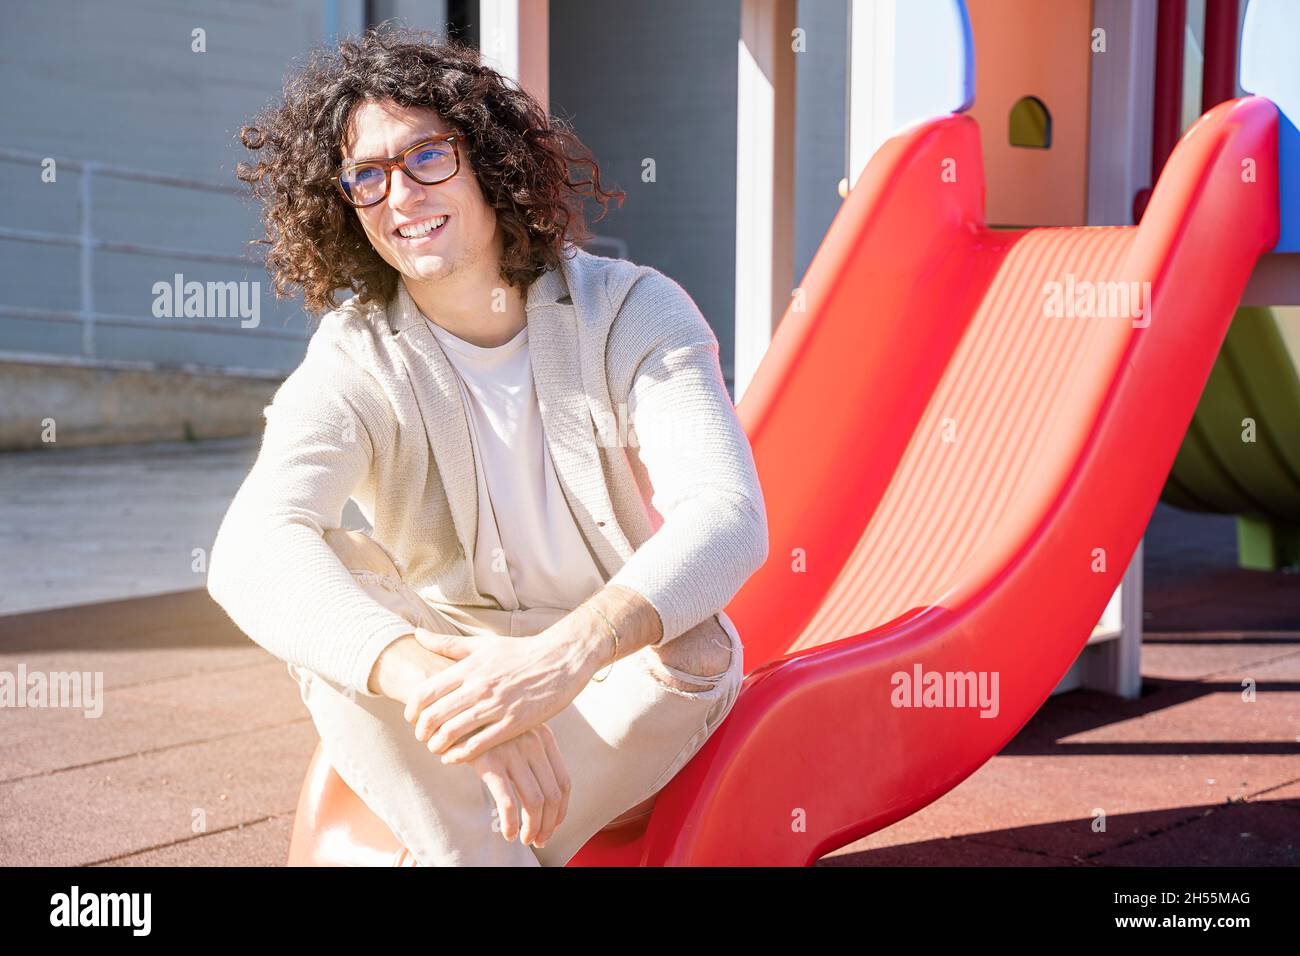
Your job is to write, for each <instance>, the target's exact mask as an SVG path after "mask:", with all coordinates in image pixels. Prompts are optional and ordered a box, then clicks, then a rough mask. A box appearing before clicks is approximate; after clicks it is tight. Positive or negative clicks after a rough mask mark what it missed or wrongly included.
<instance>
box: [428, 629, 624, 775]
mask: <svg viewBox="0 0 1300 956" xmlns="http://www.w3.org/2000/svg"><path fill="white" fill-rule="evenodd" d="M567 620H568V618H565V619H564V620H563V621H559V622H557V623H556V624H554V625H552V626H551V627H549V628H547V629H546V630H545V631H543V632H541V633H540V634H537V635H534V636H531V637H527V638H518V637H503V636H500V635H496V634H476V635H473V636H470V637H465V636H462V635H457V634H435V633H433V632H432V631H419V632H418V633H417V635H416V637H417V639H418V640H419V642H420V644H421V645H422V646H423V647H424V648H425V649H426V650H429V651H432V652H434V653H435V654H438V655H441V656H443V657H448V658H451V659H453V660H454V661H455V663H454V664H452V665H451V666H450V667H447V668H445V669H443V670H441V671H439V672H438V673H436V674H433V675H431V676H430V677H428V678H426V679H425V680H423V681H421V682H420V683H419V684H418V685H417V686H416V687H415V689H414V691H413V692H412V693H411V695H410V698H409V700H408V701H407V704H406V710H405V712H404V716H405V717H406V720H407V722H408V723H412V724H414V725H415V736H416V739H418V740H421V741H424V742H426V744H427V746H428V748H429V751H430V752H431V753H434V754H440V755H442V761H443V763H464V762H466V761H472V760H475V759H476V758H478V757H481V756H482V755H483V754H485V753H487V752H488V751H489V750H490V749H491V748H493V747H495V746H497V745H498V744H502V743H505V742H506V741H508V740H510V739H511V738H513V737H515V736H516V735H519V734H522V733H524V732H525V731H528V730H531V729H534V728H536V727H538V726H540V725H542V724H543V722H544V721H547V720H549V719H550V718H551V717H554V716H555V715H556V714H558V713H559V712H560V711H562V710H563V709H564V708H565V707H567V706H568V705H569V704H570V702H572V700H573V699H574V698H575V697H577V696H578V694H579V693H581V691H582V689H583V688H584V687H586V686H587V683H588V682H589V681H590V680H591V677H592V675H593V674H595V673H596V671H597V670H599V669H600V667H601V666H602V665H601V664H600V663H599V662H598V661H596V660H595V659H594V658H595V655H593V654H591V653H590V652H587V651H585V650H584V649H583V647H584V646H583V644H582V643H581V642H579V641H576V640H574V634H573V625H569V626H567V627H566V626H564V625H565V621H567ZM606 641H607V643H606V651H605V653H606V655H608V654H609V647H610V645H611V644H612V639H609V638H607V639H606Z"/></svg>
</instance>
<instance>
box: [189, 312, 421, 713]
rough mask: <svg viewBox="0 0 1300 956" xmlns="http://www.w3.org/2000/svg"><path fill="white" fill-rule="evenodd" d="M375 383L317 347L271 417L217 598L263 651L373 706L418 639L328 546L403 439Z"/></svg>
mask: <svg viewBox="0 0 1300 956" xmlns="http://www.w3.org/2000/svg"><path fill="white" fill-rule="evenodd" d="M381 394H382V393H380V392H378V389H377V388H376V387H374V385H373V380H371V379H370V378H369V375H368V373H365V372H364V371H362V370H361V369H359V368H358V367H357V366H356V365H355V363H353V362H352V361H351V360H350V359H349V358H348V357H347V356H346V355H344V354H343V353H342V351H341V349H340V348H339V347H338V346H337V345H334V344H330V343H328V342H324V341H320V340H319V338H318V337H313V341H312V343H311V344H310V345H309V347H308V350H307V356H306V357H305V358H304V360H303V362H302V364H301V365H299V367H298V368H297V369H295V370H294V372H293V373H291V374H290V375H289V377H288V378H287V379H286V380H285V381H284V383H283V384H282V385H281V386H280V388H279V389H278V390H277V391H276V394H275V396H274V397H273V399H272V401H271V404H270V405H268V406H267V407H266V408H265V409H264V411H263V414H264V416H265V418H266V428H265V430H264V432H263V435H262V442H261V447H260V450H259V452H258V456H257V459H256V461H255V462H254V464H253V467H252V469H251V471H250V472H249V474H248V476H247V477H246V478H245V480H244V482H243V484H242V485H241V486H240V488H239V491H238V492H237V494H236V495H235V498H234V500H233V501H232V502H231V504H230V507H229V509H228V510H227V512H226V515H225V517H224V518H223V519H222V522H221V526H220V527H219V529H218V531H217V537H216V540H215V542H214V543H213V546H212V554H211V559H210V561H209V566H208V582H207V588H208V593H209V594H211V596H212V597H213V599H214V600H215V601H216V602H217V603H218V604H219V605H220V606H221V607H222V608H223V609H224V610H225V611H226V613H227V614H228V615H229V616H230V618H231V620H232V621H234V623H235V624H236V625H237V626H238V627H239V628H240V630H242V631H243V632H244V633H245V634H247V635H248V637H249V638H251V639H252V640H253V641H254V642H256V643H257V644H260V645H261V646H262V647H264V648H265V649H266V650H268V651H269V652H271V653H272V654H274V655H275V656H276V657H279V658H281V659H282V660H285V661H288V662H290V663H292V664H296V665H299V666H301V667H304V668H306V669H308V670H310V671H313V672H315V673H317V674H319V675H321V676H322V677H325V678H326V679H328V680H330V681H332V682H334V683H336V684H338V685H341V686H342V687H344V688H348V689H350V690H351V691H353V692H355V693H358V694H364V695H365V696H369V697H376V696H379V695H376V694H373V693H372V692H371V691H370V690H369V687H368V683H369V678H370V673H371V670H372V668H373V667H374V663H375V661H376V660H377V659H378V657H379V655H380V653H381V652H382V651H383V650H384V648H386V647H387V646H388V645H389V644H390V643H392V642H393V641H395V640H397V639H398V638H399V637H402V636H404V635H406V634H410V633H413V631H414V628H413V627H412V625H411V624H410V623H409V622H407V621H406V620H405V619H403V618H402V617H401V616H400V615H398V614H395V613H393V612H392V611H389V610H388V609H386V608H384V607H383V606H381V605H380V604H378V603H377V602H376V601H374V599H373V598H371V597H369V596H368V595H367V594H366V593H365V591H364V590H363V589H362V587H361V586H360V584H358V583H357V581H356V579H355V578H354V577H353V575H352V573H351V572H350V571H349V570H348V569H347V568H345V567H344V565H343V562H342V561H341V560H340V559H339V557H338V556H337V555H336V554H335V553H334V550H333V549H332V548H331V547H330V546H329V544H328V543H327V542H326V541H325V540H324V537H323V535H324V533H325V532H326V531H327V530H330V529H333V528H339V527H340V526H341V521H342V515H343V508H344V505H345V504H346V503H347V501H348V498H349V497H350V496H351V494H352V492H353V490H354V489H355V488H356V487H357V486H358V484H360V483H361V482H362V481H363V480H365V478H366V477H367V475H368V474H369V471H370V469H371V466H372V461H373V460H374V457H375V454H376V450H377V449H378V450H380V451H382V450H383V449H384V448H385V447H386V446H387V444H388V443H390V442H391V441H392V440H393V438H394V433H395V431H396V425H395V419H394V418H393V416H392V413H391V408H389V407H388V406H387V405H386V403H385V402H384V401H383V400H382V398H381V397H380V396H381Z"/></svg>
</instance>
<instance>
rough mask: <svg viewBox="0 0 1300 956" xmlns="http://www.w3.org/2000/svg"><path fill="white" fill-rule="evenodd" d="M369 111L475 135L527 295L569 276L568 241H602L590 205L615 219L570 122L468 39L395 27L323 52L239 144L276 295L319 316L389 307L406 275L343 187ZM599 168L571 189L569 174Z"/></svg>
mask: <svg viewBox="0 0 1300 956" xmlns="http://www.w3.org/2000/svg"><path fill="white" fill-rule="evenodd" d="M365 100H392V101H394V102H396V103H398V104H399V105H401V106H423V107H431V108H433V109H434V110H436V111H437V112H438V114H439V115H440V116H441V117H442V118H443V119H444V120H446V121H447V122H449V123H451V124H453V125H454V127H455V128H456V129H457V130H458V131H459V132H461V133H462V134H463V138H462V143H461V145H462V146H463V148H464V149H465V150H466V154H467V155H468V156H469V158H470V162H471V163H472V165H473V168H474V172H475V174H476V175H477V178H478V183H479V187H480V188H481V189H482V192H483V196H484V199H485V200H486V201H487V202H488V203H489V204H490V205H491V206H493V207H494V209H495V210H496V217H497V224H498V226H499V227H500V229H501V230H502V234H503V237H504V252H503V255H502V257H501V278H502V279H503V280H504V281H505V282H506V283H508V284H509V285H513V286H516V287H518V288H519V289H520V290H521V291H523V290H526V289H527V287H528V286H529V285H530V284H531V283H532V282H533V281H534V280H535V279H536V278H537V277H538V276H540V275H541V274H542V273H543V272H545V271H546V270H547V269H548V268H551V267H553V266H557V265H558V264H559V262H560V259H561V257H562V256H563V254H564V253H563V249H564V247H565V245H566V244H567V243H570V242H582V241H584V240H586V239H589V238H590V233H589V232H588V231H587V227H586V223H585V221H584V217H583V203H584V200H585V199H587V198H592V199H594V200H595V201H596V202H598V203H599V204H600V207H601V214H600V216H599V217H597V220H599V219H601V218H603V217H604V215H605V213H606V212H608V204H609V202H610V200H611V199H613V198H615V197H617V198H618V201H619V205H620V206H621V205H622V202H623V199H624V195H625V194H624V193H623V192H621V191H607V190H606V189H605V188H604V187H603V186H602V185H601V181H600V167H599V165H598V164H597V163H596V160H595V158H594V157H593V156H592V154H591V151H590V150H589V149H587V147H586V146H584V145H583V144H582V142H581V141H580V140H579V139H578V137H577V136H576V135H575V134H574V132H573V130H572V127H571V126H570V125H569V124H568V122H567V121H565V120H562V119H552V118H550V117H548V116H547V113H546V110H544V109H543V108H542V106H541V104H539V103H538V102H537V100H535V99H534V98H533V97H532V96H530V95H529V94H528V93H526V92H524V91H523V90H522V89H520V88H519V86H518V85H517V84H515V83H513V82H512V81H509V80H507V79H506V78H505V77H504V76H502V75H501V74H500V73H498V72H497V71H495V70H493V69H492V68H491V67H489V66H485V65H484V64H483V63H482V61H481V58H480V55H479V52H478V51H477V50H476V49H474V48H473V47H472V46H469V45H468V44H465V43H463V42H462V41H459V40H451V39H449V40H443V39H441V38H439V37H437V36H436V35H434V34H431V33H426V32H423V31H417V30H411V29H407V28H404V27H400V26H393V25H391V24H389V23H384V24H380V25H379V26H377V27H371V28H370V29H369V30H367V31H366V32H365V33H364V34H363V35H361V36H360V37H359V38H357V39H354V40H344V41H343V42H341V43H339V44H338V46H337V47H330V46H326V47H319V48H317V49H315V50H313V51H312V52H311V54H310V55H309V56H308V58H307V61H306V63H305V64H304V65H303V66H302V67H301V68H300V69H298V70H296V71H295V72H293V73H291V74H290V75H289V77H288V78H287V79H286V81H285V84H284V91H283V94H282V97H281V99H280V101H279V102H277V103H274V104H272V105H271V106H269V107H267V108H266V109H265V110H264V111H263V112H262V113H260V114H259V115H258V116H257V117H256V118H255V119H254V121H253V122H252V123H251V124H250V125H247V126H244V127H243V128H242V129H241V130H240V132H239V139H240V142H242V143H243V145H244V146H246V147H247V148H248V149H250V150H253V151H255V152H256V153H257V156H256V161H255V162H251V163H240V164H239V165H238V166H237V168H236V171H235V174H236V176H237V177H238V178H239V179H240V180H241V181H243V182H245V183H248V184H249V185H250V186H251V191H252V195H253V197H254V198H255V199H256V200H258V201H259V202H260V203H261V205H262V221H263V224H264V226H265V230H266V235H265V237H264V238H261V239H257V240H254V243H255V244H258V245H264V246H267V247H268V249H267V253H266V268H267V271H268V272H269V273H270V274H271V278H272V282H273V284H274V287H275V291H276V294H277V295H279V296H288V295H292V294H293V292H294V290H295V289H296V288H297V287H299V286H301V287H302V290H303V298H304V301H305V302H306V305H307V308H308V309H309V310H312V311H315V312H324V311H327V310H328V309H331V308H336V307H337V305H338V302H337V301H336V299H335V297H334V293H335V290H338V289H350V290H351V291H352V292H353V293H355V294H356V295H357V301H358V303H360V304H365V303H368V302H370V301H372V300H373V301H381V302H386V301H387V300H388V299H389V298H390V297H391V296H392V294H393V293H394V292H395V291H396V289H397V281H398V273H397V270H395V269H394V268H393V267H392V266H390V265H389V264H388V263H387V262H385V261H384V260H383V259H382V258H381V257H380V255H379V253H377V252H376V251H375V250H374V248H373V247H372V246H371V244H370V241H369V239H367V238H366V234H365V231H364V229H363V228H362V226H361V223H360V222H359V221H358V219H357V216H356V212H355V210H354V209H353V207H352V206H350V205H348V203H347V202H345V201H344V199H343V197H342V196H341V195H340V194H339V192H338V190H337V189H336V188H335V187H334V185H333V183H332V182H331V181H330V174H331V173H332V172H333V171H334V170H335V169H337V168H338V166H339V164H340V163H341V162H342V161H343V154H342V144H343V137H344V135H345V131H346V130H347V126H348V121H349V119H350V117H351V115H352V112H353V110H354V109H355V108H356V106H357V105H359V104H360V103H361V102H363V101H365ZM570 164H574V165H576V166H579V167H584V166H585V167H590V175H589V178H583V179H578V180H576V181H571V180H570V169H569V165H570Z"/></svg>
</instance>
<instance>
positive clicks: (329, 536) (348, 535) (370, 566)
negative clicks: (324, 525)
mask: <svg viewBox="0 0 1300 956" xmlns="http://www.w3.org/2000/svg"><path fill="white" fill-rule="evenodd" d="M324 537H325V543H326V544H328V545H329V546H330V548H332V549H333V551H334V553H335V554H336V555H338V557H339V560H340V561H342V562H343V566H344V567H345V568H347V569H348V570H349V571H374V572H376V573H378V574H391V575H393V576H394V577H398V578H400V577H401V574H400V572H399V571H398V570H397V566H396V565H395V564H393V559H392V558H390V557H389V556H388V554H387V552H385V551H384V549H383V548H381V547H380V546H379V543H378V542H377V541H375V540H374V539H373V538H371V537H370V535H368V534H366V533H365V532H362V531H348V530H347V529H345V528H331V529H330V530H328V531H326V532H325V535H324Z"/></svg>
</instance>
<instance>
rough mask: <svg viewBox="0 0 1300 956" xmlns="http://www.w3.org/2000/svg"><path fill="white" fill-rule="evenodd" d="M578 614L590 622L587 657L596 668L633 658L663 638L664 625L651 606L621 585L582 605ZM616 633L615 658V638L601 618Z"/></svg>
mask: <svg viewBox="0 0 1300 956" xmlns="http://www.w3.org/2000/svg"><path fill="white" fill-rule="evenodd" d="M576 610H577V611H578V612H581V613H582V614H583V615H584V616H585V617H586V618H588V619H589V620H590V621H591V624H592V629H591V631H590V635H589V639H588V642H587V648H588V653H589V654H590V655H591V657H592V659H593V660H594V661H595V662H596V664H597V666H598V667H604V666H605V665H606V664H610V663H613V661H614V660H616V659H620V658H623V657H626V656H627V655H628V654H634V653H636V652H637V651H639V650H641V648H643V647H646V646H648V645H650V644H653V643H655V641H657V640H659V639H660V638H661V637H663V633H664V631H663V622H662V621H661V620H660V619H659V612H658V611H656V610H655V607H654V605H653V604H651V603H650V602H649V601H647V600H646V599H645V598H644V597H642V596H641V594H640V593H638V592H637V591H634V590H632V589H631V588H628V587H624V586H623V585H620V584H607V585H605V587H603V588H601V589H600V590H599V591H597V592H596V593H595V594H593V595H592V596H591V597H589V598H588V599H587V600H585V601H583V602H582V604H580V605H578V607H577V609H576ZM597 611H599V612H600V614H603V615H604V616H605V618H606V619H608V621H609V624H611V625H613V627H614V629H615V630H616V631H617V632H618V655H617V657H615V655H614V638H613V635H611V634H610V632H609V627H608V626H606V624H605V621H604V620H602V619H601V616H600V614H598V613H596V612H597Z"/></svg>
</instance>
